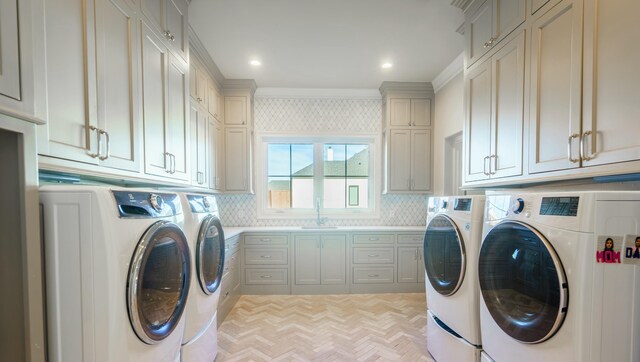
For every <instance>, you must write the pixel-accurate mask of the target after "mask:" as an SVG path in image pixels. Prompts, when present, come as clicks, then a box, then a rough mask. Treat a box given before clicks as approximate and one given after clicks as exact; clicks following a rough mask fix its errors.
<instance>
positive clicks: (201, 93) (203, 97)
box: [196, 68, 208, 107]
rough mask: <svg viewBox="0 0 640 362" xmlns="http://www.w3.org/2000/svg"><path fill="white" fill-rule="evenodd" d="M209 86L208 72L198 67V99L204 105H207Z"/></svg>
mask: <svg viewBox="0 0 640 362" xmlns="http://www.w3.org/2000/svg"><path fill="white" fill-rule="evenodd" d="M207 87H208V84H207V73H205V72H204V71H203V70H202V69H201V68H198V71H197V73H196V101H198V103H200V105H201V106H203V107H206V106H207Z"/></svg>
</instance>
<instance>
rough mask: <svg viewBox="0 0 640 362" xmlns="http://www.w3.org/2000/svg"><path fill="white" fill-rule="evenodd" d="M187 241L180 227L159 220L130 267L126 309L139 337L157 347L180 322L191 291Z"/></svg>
mask: <svg viewBox="0 0 640 362" xmlns="http://www.w3.org/2000/svg"><path fill="white" fill-rule="evenodd" d="M190 267H191V265H190V259H189V246H188V244H187V238H186V237H185V235H184V233H183V232H182V230H181V229H180V227H178V225H176V224H173V223H170V222H168V221H158V222H156V223H155V224H153V225H151V227H149V229H147V231H146V232H145V233H144V235H143V236H142V239H141V240H140V242H139V243H138V246H137V247H136V249H135V252H134V254H133V258H132V259H131V265H130V267H129V281H128V284H127V307H128V310H129V320H130V321H131V325H132V326H133V330H134V331H135V333H136V335H137V336H138V338H140V339H141V340H142V341H143V342H145V343H147V344H156V343H158V342H160V341H162V340H163V339H165V338H167V337H168V336H169V335H170V334H171V332H172V331H173V329H174V328H175V327H176V325H177V324H178V322H180V317H181V316H182V312H183V311H184V306H185V304H186V301H187V293H188V290H189V281H190V280H189V278H190V272H189V271H190Z"/></svg>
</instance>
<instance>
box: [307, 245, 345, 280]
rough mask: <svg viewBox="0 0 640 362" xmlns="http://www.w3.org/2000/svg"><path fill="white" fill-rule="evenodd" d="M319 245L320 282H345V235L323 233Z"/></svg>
mask: <svg viewBox="0 0 640 362" xmlns="http://www.w3.org/2000/svg"><path fill="white" fill-rule="evenodd" d="M320 246H321V253H320V262H321V267H320V270H321V273H320V279H321V284H345V283H346V282H347V262H346V256H347V237H346V236H344V235H323V236H322V237H321V240H320ZM296 260H297V259H296ZM303 260H304V259H303Z"/></svg>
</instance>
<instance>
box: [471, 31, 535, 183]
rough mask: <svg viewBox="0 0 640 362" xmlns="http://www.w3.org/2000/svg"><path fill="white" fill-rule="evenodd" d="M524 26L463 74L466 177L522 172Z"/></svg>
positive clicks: (517, 173)
mask: <svg viewBox="0 0 640 362" xmlns="http://www.w3.org/2000/svg"><path fill="white" fill-rule="evenodd" d="M524 47H525V32H524V31H523V32H521V33H520V35H519V36H517V37H516V38H514V39H513V40H511V41H510V42H508V43H506V44H505V45H504V46H503V47H502V48H501V49H500V50H498V51H497V52H496V53H495V54H494V55H493V56H492V57H491V58H488V59H487V60H485V61H483V62H482V63H480V64H478V65H476V66H474V67H473V68H471V69H470V71H469V72H468V74H467V75H466V77H465V78H466V79H465V92H466V100H467V109H466V117H465V118H466V121H465V130H466V132H465V137H466V139H465V144H466V146H467V147H466V149H465V152H466V157H465V161H466V162H465V181H466V182H470V181H478V180H485V179H489V178H502V177H508V176H516V175H521V174H522V137H523V98H524V56H525V49H524Z"/></svg>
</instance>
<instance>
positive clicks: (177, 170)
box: [166, 53, 190, 181]
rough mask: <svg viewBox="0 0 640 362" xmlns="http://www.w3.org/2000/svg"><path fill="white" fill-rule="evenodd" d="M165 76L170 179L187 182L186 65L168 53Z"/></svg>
mask: <svg viewBox="0 0 640 362" xmlns="http://www.w3.org/2000/svg"><path fill="white" fill-rule="evenodd" d="M168 60H169V64H168V75H167V103H168V113H167V114H168V117H167V124H166V127H167V148H168V149H169V152H170V153H171V154H172V155H173V156H172V157H173V163H174V164H173V172H172V173H171V177H172V178H176V179H180V180H185V181H188V180H189V177H190V175H189V148H188V147H189V123H187V120H188V118H187V73H186V69H187V65H186V64H185V63H183V61H182V60H180V59H178V58H176V57H174V56H173V54H171V53H169V59H168Z"/></svg>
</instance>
